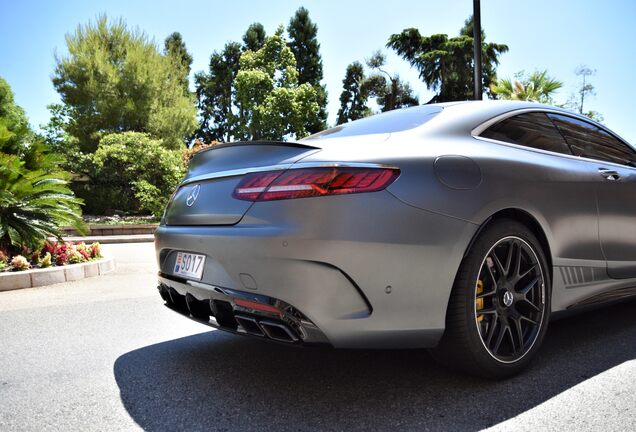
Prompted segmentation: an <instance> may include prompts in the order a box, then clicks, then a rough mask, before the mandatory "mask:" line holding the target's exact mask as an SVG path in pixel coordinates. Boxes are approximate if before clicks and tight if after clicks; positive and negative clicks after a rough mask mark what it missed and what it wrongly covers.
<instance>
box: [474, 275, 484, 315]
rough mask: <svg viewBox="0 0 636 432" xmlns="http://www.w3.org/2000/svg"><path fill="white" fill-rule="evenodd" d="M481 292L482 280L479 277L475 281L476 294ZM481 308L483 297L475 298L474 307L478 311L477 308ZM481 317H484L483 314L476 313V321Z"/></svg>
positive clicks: (482, 287) (482, 306) (482, 290)
mask: <svg viewBox="0 0 636 432" xmlns="http://www.w3.org/2000/svg"><path fill="white" fill-rule="evenodd" d="M483 292H484V282H483V281H482V280H481V279H479V280H478V281H477V295H479V294H481V293H483ZM483 308H484V299H483V297H482V298H478V299H475V309H476V310H478V311H479V310H482V309H483ZM483 319H484V316H483V315H481V314H479V315H477V322H481V320H483Z"/></svg>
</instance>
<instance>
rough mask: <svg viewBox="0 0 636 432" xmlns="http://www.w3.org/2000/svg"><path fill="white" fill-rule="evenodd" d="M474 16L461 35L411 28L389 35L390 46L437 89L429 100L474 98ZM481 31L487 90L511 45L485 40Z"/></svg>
mask: <svg viewBox="0 0 636 432" xmlns="http://www.w3.org/2000/svg"><path fill="white" fill-rule="evenodd" d="M472 35H473V19H472V17H470V18H468V19H467V20H466V21H465V23H464V27H463V28H462V29H461V30H460V33H459V36H457V37H448V35H445V34H434V35H431V36H422V35H421V34H420V32H419V30H417V29H415V28H408V29H405V30H403V31H402V32H401V33H398V34H393V35H391V36H390V37H389V42H388V43H387V45H386V46H387V47H388V48H392V49H394V50H395V51H396V52H397V53H398V54H399V55H400V56H402V57H403V58H404V59H405V60H407V61H408V62H409V63H410V64H411V66H413V67H415V68H417V69H418V71H419V72H420V78H421V79H422V80H423V81H424V82H425V83H426V85H427V86H428V88H429V89H431V90H433V91H435V92H437V94H436V95H435V96H434V97H433V98H432V99H431V101H430V102H448V101H454V100H467V99H474V86H473V70H474V64H473V37H472ZM485 40H486V34H485V33H484V32H483V31H482V41H484V42H483V43H482V61H483V67H482V84H483V88H485V89H486V93H487V94H489V92H490V90H489V89H490V84H492V82H493V80H494V79H495V76H496V67H497V65H498V64H499V56H500V55H501V54H502V53H505V52H507V51H508V46H507V45H503V44H496V43H486V42H485Z"/></svg>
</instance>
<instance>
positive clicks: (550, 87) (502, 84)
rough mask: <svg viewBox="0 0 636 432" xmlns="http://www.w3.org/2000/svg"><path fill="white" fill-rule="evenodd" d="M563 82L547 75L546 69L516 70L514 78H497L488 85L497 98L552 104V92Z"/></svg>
mask: <svg viewBox="0 0 636 432" xmlns="http://www.w3.org/2000/svg"><path fill="white" fill-rule="evenodd" d="M561 87H563V83H562V82H561V81H559V80H557V79H556V78H553V77H551V76H549V75H548V71H547V70H543V71H534V72H532V73H531V74H527V73H526V72H525V71H520V72H517V73H516V74H515V75H514V79H510V78H505V79H498V80H497V81H496V82H495V83H492V84H491V85H490V91H491V92H492V94H493V96H495V97H496V98H497V99H510V100H523V101H532V102H539V103H545V104H551V105H554V99H553V98H552V96H553V94H554V92H556V91H557V90H559V89H560V88H561Z"/></svg>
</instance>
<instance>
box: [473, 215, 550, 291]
mask: <svg viewBox="0 0 636 432" xmlns="http://www.w3.org/2000/svg"><path fill="white" fill-rule="evenodd" d="M501 219H512V220H515V221H517V222H520V223H522V224H523V225H524V226H526V227H527V228H528V229H529V230H530V231H532V233H533V234H534V235H535V236H536V237H537V240H538V241H539V244H540V246H541V248H542V249H543V253H544V255H545V259H546V261H547V262H548V272H549V275H550V281H552V280H553V268H552V251H551V249H550V242H549V241H548V237H547V235H546V232H545V230H544V228H543V226H542V225H541V223H539V221H538V220H537V218H535V217H534V216H533V215H532V214H531V213H529V212H527V211H526V210H523V209H520V208H506V209H502V210H499V211H497V212H495V213H493V214H492V215H490V216H489V217H488V218H486V220H484V222H483V223H482V224H481V225H480V226H479V229H478V230H477V231H476V232H475V234H474V235H473V238H472V239H471V240H470V243H468V247H467V248H466V250H465V251H464V257H465V256H466V255H468V253H469V252H470V249H471V248H472V246H473V243H474V242H475V240H476V239H477V237H479V235H480V234H481V232H482V231H483V230H484V228H486V227H487V226H489V225H490V224H492V223H495V222H496V221H498V220H501Z"/></svg>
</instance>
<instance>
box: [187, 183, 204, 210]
mask: <svg viewBox="0 0 636 432" xmlns="http://www.w3.org/2000/svg"><path fill="white" fill-rule="evenodd" d="M199 192H201V185H200V184H195V185H194V186H193V187H192V189H190V193H188V196H187V198H186V205H187V206H188V207H192V205H193V204H194V203H195V201H196V200H197V198H198V197H199Z"/></svg>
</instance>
